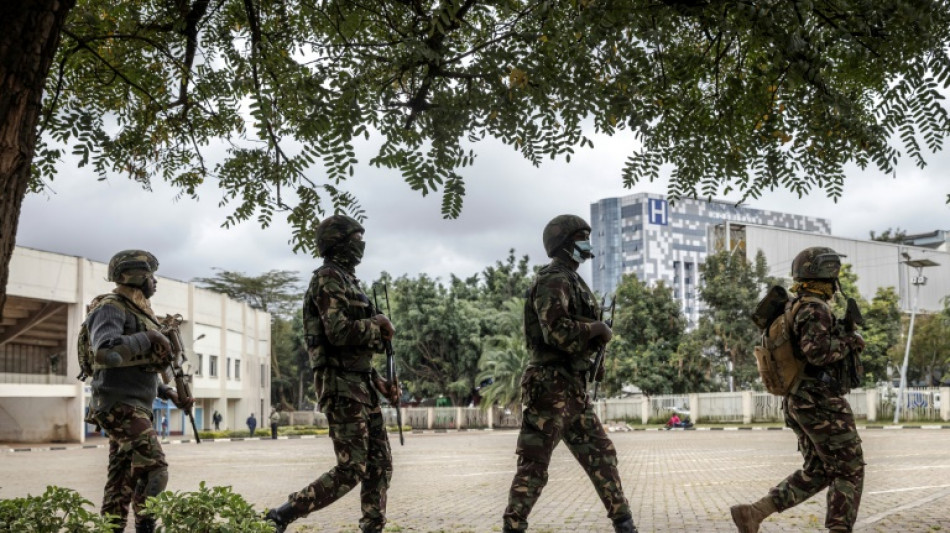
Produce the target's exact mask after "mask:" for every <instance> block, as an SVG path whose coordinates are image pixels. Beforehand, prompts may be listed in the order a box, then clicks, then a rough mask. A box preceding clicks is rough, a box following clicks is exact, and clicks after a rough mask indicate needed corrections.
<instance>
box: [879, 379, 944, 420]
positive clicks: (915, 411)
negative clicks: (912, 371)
mask: <svg viewBox="0 0 950 533" xmlns="http://www.w3.org/2000/svg"><path fill="white" fill-rule="evenodd" d="M897 393H898V390H897V389H890V390H889V391H887V392H886V393H884V394H881V395H879V396H878V411H877V412H878V419H880V420H883V421H893V420H894V407H895V406H896V405H897ZM942 401H948V398H941V394H940V389H937V388H930V387H926V388H920V387H911V388H907V389H905V390H904V402H903V405H902V406H901V420H902V421H905V422H915V421H934V420H940V403H941V402H942Z"/></svg>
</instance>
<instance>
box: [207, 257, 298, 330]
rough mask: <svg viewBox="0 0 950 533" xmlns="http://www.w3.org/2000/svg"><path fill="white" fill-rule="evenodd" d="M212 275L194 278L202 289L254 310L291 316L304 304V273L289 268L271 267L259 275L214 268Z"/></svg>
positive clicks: (285, 316) (285, 317)
mask: <svg viewBox="0 0 950 533" xmlns="http://www.w3.org/2000/svg"><path fill="white" fill-rule="evenodd" d="M214 270H215V271H216V272H215V275H214V276H212V277H210V278H195V279H193V280H192V281H194V282H195V283H198V284H200V286H201V287H202V288H205V289H208V290H212V291H214V292H219V293H221V294H225V295H227V296H228V297H229V298H233V299H235V300H237V301H239V302H245V303H247V304H248V305H250V306H251V307H253V308H254V309H260V310H261V311H266V312H268V313H270V314H271V315H274V316H279V317H281V318H284V319H289V318H292V317H293V316H294V314H295V313H296V311H297V310H298V309H300V306H301V300H302V297H301V294H302V293H303V290H302V289H301V287H300V275H299V274H297V273H296V272H291V271H289V270H271V271H268V272H265V273H263V274H261V275H259V276H248V275H246V274H244V273H243V272H232V271H230V270H224V269H221V268H215V269H214Z"/></svg>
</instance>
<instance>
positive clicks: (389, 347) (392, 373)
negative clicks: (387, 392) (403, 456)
mask: <svg viewBox="0 0 950 533" xmlns="http://www.w3.org/2000/svg"><path fill="white" fill-rule="evenodd" d="M376 285H377V284H376V283H374V284H373V306H374V307H375V308H376V312H377V313H378V312H379V311H380V308H379V300H378V299H377V297H376ZM383 297H384V298H385V299H386V316H387V317H389V319H390V320H392V315H391V314H390V313H391V311H390V309H389V289H387V288H386V285H383ZM383 348H384V349H385V350H386V379H387V380H389V383H390V385H391V386H393V387H396V386H398V385H399V378H398V377H397V376H396V351H395V350H393V342H392V341H391V340H390V341H387V340H384V341H383ZM393 407H395V408H396V425H397V426H399V445H400V446H405V445H406V440H405V438H404V437H403V436H402V409H401V408H400V407H399V402H397V403H396V405H394V406H393Z"/></svg>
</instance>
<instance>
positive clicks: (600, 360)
mask: <svg viewBox="0 0 950 533" xmlns="http://www.w3.org/2000/svg"><path fill="white" fill-rule="evenodd" d="M606 303H607V297H606V296H604V297H603V299H602V300H601V301H600V318H599V320H600V321H601V322H603V323H604V324H607V327H608V328H609V327H613V324H614V309H615V308H616V306H617V298H616V297H614V298H611V299H610V318H608V319H607V320H604V309H605V308H606ZM606 356H607V343H606V342H605V343H604V344H603V345H602V346H601V347H600V348H598V349H597V355H596V356H595V357H594V364H593V366H592V367H591V372H590V376H588V381H590V382H591V383H593V384H594V401H597V389H598V387H599V386H600V379H598V378H597V376H598V375H600V374H601V373H602V372H603V368H604V359H605V358H606Z"/></svg>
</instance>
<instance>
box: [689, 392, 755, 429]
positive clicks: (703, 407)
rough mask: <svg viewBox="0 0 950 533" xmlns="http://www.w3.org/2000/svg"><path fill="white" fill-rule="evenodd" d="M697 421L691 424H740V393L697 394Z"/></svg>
mask: <svg viewBox="0 0 950 533" xmlns="http://www.w3.org/2000/svg"><path fill="white" fill-rule="evenodd" d="M696 396H698V397H699V398H698V400H699V420H693V422H697V421H703V422H742V415H743V413H742V393H741V392H712V393H706V394H697V395H696Z"/></svg>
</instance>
